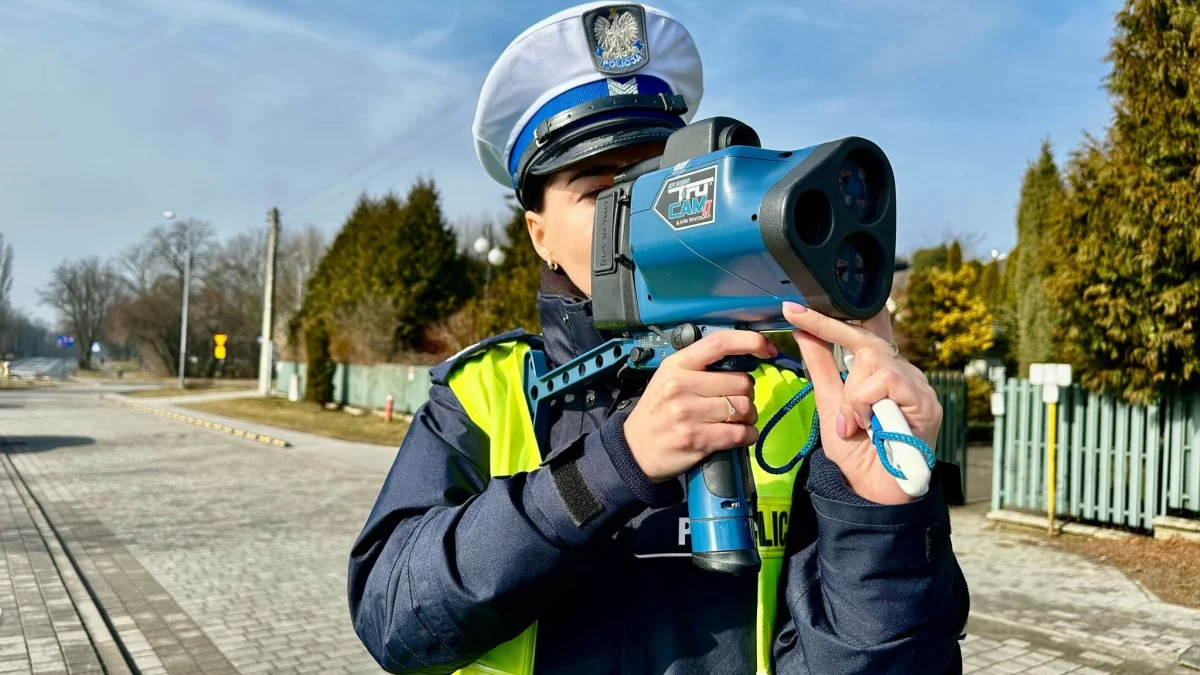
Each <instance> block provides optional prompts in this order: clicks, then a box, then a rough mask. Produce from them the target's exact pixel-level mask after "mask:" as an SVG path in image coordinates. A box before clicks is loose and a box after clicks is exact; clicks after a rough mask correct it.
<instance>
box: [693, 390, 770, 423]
mask: <svg viewBox="0 0 1200 675" xmlns="http://www.w3.org/2000/svg"><path fill="white" fill-rule="evenodd" d="M726 400H728V401H729V402H728V403H726ZM703 402H704V411H705V416H704V419H705V421H707V422H713V423H716V424H733V423H740V424H756V423H758V409H757V408H755V407H754V401H752V400H751V399H749V398H747V397H745V396H717V397H715V398H706V399H703ZM730 406H733V414H732V415H731V414H730V412H729V407H730Z"/></svg>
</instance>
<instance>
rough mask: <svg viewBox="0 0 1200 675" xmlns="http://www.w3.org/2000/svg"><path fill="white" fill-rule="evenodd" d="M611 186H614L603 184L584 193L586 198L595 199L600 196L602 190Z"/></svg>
mask: <svg viewBox="0 0 1200 675" xmlns="http://www.w3.org/2000/svg"><path fill="white" fill-rule="evenodd" d="M610 187H612V186H610V185H601V186H600V187H597V188H595V189H593V190H590V191H588V192H587V193H586V194H584V198H585V199H588V200H589V201H595V199H596V197H599V196H600V193H601V192H604V191H605V190H607V189H608V188H610Z"/></svg>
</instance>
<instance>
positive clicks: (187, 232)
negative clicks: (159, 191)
mask: <svg viewBox="0 0 1200 675" xmlns="http://www.w3.org/2000/svg"><path fill="white" fill-rule="evenodd" d="M163 218H166V219H167V220H174V219H175V214H174V212H171V211H164V212H163ZM183 232H184V235H183V236H184V239H185V240H186V242H185V245H184V248H185V250H186V253H185V254H184V258H183V316H182V318H181V319H180V321H179V388H180V389H183V386H184V384H183V383H184V377H183V374H184V370H186V368H187V321H188V296H189V295H190V294H191V282H192V232H191V228H189V227H188V226H187V225H184V228H183Z"/></svg>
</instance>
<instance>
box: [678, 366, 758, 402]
mask: <svg viewBox="0 0 1200 675" xmlns="http://www.w3.org/2000/svg"><path fill="white" fill-rule="evenodd" d="M680 375H683V376H685V377H682V378H680V379H681V380H683V382H684V384H685V387H686V388H687V391H688V392H689V393H692V394H695V395H696V396H706V397H710V398H711V397H714V396H746V397H749V398H750V399H751V400H753V399H754V378H753V377H751V376H750V374H749V373H726V372H711V371H703V372H699V373H697V372H692V371H685V372H683V373H680Z"/></svg>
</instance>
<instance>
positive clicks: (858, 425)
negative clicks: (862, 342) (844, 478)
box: [839, 349, 880, 438]
mask: <svg viewBox="0 0 1200 675" xmlns="http://www.w3.org/2000/svg"><path fill="white" fill-rule="evenodd" d="M877 354H878V352H876V351H874V350H870V349H863V350H860V351H859V353H858V354H856V355H855V357H854V365H853V366H852V367H851V368H850V374H849V375H847V376H846V382H845V384H843V385H842V397H841V400H840V401H839V410H840V411H841V415H842V417H843V418H845V420H846V434H845V435H844V436H843V438H849V437H851V436H853V435H854V434H856V433H858V432H859V430H860V429H866V428H867V427H868V425H870V420H871V415H872V412H873V411H872V410H871V406H870V404H867V403H862V402H858V401H854V400H852V399H851V397H850V394H851V393H852V392H854V391H855V389H857V388H858V387H859V386H860V385H861V384H862V383H863V381H865V380H866V379H867V378H868V377H870V376H871V375H872V374H874V373H875V371H877V370H878V369H879V363H880V361H879V357H878V356H877Z"/></svg>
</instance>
